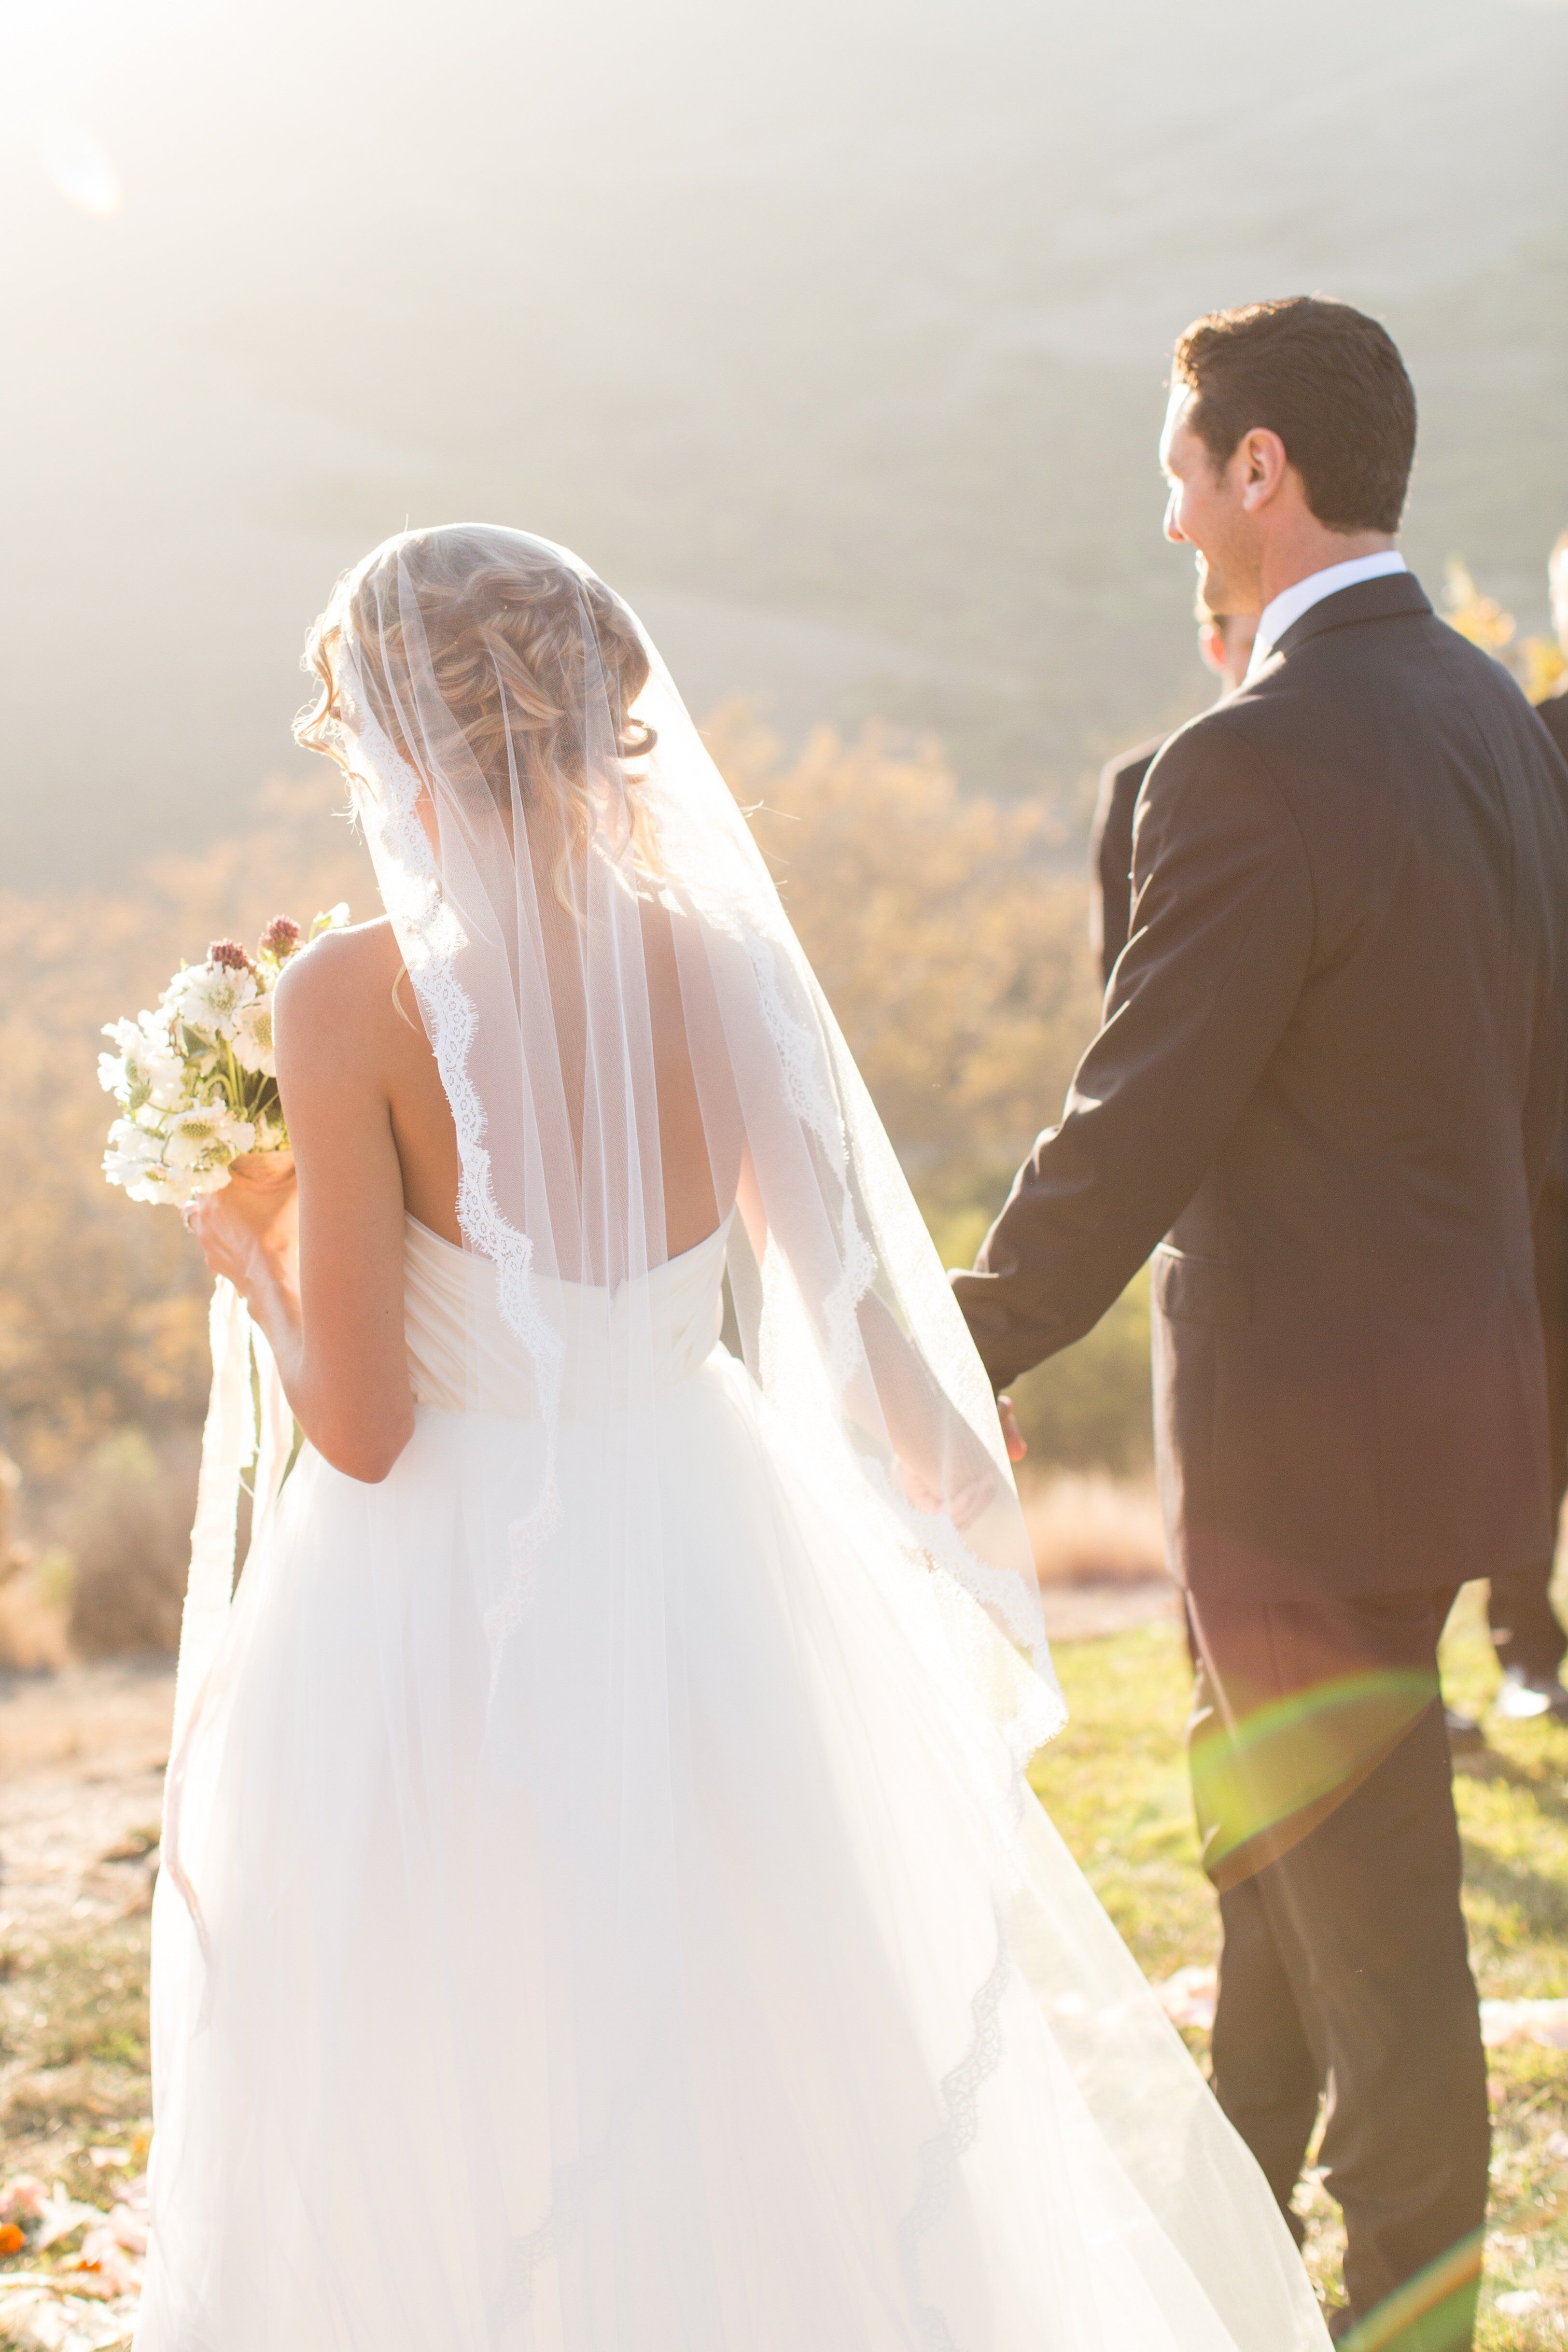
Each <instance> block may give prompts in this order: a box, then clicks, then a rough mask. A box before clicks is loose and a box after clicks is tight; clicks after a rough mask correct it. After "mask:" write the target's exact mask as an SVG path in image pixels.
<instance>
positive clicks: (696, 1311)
mask: <svg viewBox="0 0 1568 2352" xmlns="http://www.w3.org/2000/svg"><path fill="white" fill-rule="evenodd" d="M729 1229H730V1228H729V1220H728V1219H726V1220H725V1222H724V1223H723V1224H721V1226H719V1227H718V1228H717V1230H716V1231H715V1232H713V1233H711V1234H709V1235H708V1238H707V1239H706V1241H701V1242H699V1243H698V1244H697V1246H696V1248H695V1249H689V1250H684V1251H683V1252H682V1253H681V1255H679V1257H674V1258H670V1259H668V1261H667V1262H666V1263H665V1264H664V1265H659V1266H656V1267H655V1268H654V1269H653V1270H652V1272H651V1273H649V1274H646V1275H642V1276H638V1277H637V1278H636V1279H635V1280H633V1281H630V1282H625V1283H623V1284H622V1285H621V1286H620V1287H619V1289H617V1290H614V1291H611V1290H601V1289H596V1288H595V1287H593V1286H591V1285H589V1284H586V1283H577V1282H560V1281H557V1280H555V1279H554V1278H553V1277H552V1276H544V1275H540V1276H535V1277H534V1279H533V1283H532V1286H531V1288H532V1297H533V1300H534V1303H535V1304H536V1305H537V1307H539V1309H540V1311H541V1313H542V1315H543V1317H544V1318H545V1320H546V1322H547V1323H548V1324H549V1325H550V1327H551V1328H552V1329H553V1331H554V1332H555V1334H556V1336H557V1338H558V1339H559V1340H560V1342H561V1347H562V1359H561V1402H560V1412H561V1414H562V1417H563V1419H566V1420H577V1419H580V1418H582V1417H583V1415H584V1413H585V1412H604V1411H605V1408H606V1405H608V1406H610V1407H611V1408H612V1409H613V1408H614V1407H615V1406H616V1405H620V1406H623V1407H624V1406H627V1405H632V1404H636V1403H637V1402H640V1401H642V1400H643V1399H644V1398H645V1396H647V1395H657V1394H658V1393H659V1392H660V1391H663V1390H666V1389H668V1388H671V1387H673V1386H674V1385H675V1384H676V1383H677V1382H678V1381H683V1380H685V1379H687V1378H689V1375H690V1374H691V1373H692V1372H694V1371H696V1370H698V1368H699V1366H700V1365H701V1364H702V1363H703V1362H705V1361H706V1360H707V1358H708V1357H709V1356H710V1354H711V1353H712V1351H713V1349H714V1346H715V1344H716V1343H717V1340H718V1338H719V1328H720V1324H721V1321H722V1318H723V1278H724V1245H725V1242H726V1240H727V1238H728V1235H729ZM403 1296H404V1328H405V1333H406V1336H407V1342H408V1369H409V1376H410V1379H411V1381H412V1382H413V1387H414V1398H415V1402H416V1404H421V1405H426V1406H429V1407H432V1408H433V1409H434V1410H436V1411H437V1412H490V1413H501V1414H505V1415H507V1416H508V1417H510V1418H511V1419H515V1420H523V1421H535V1420H537V1419H538V1418H539V1415H540V1406H539V1383H538V1368H537V1366H536V1364H535V1361H534V1358H533V1356H532V1355H531V1352H530V1350H529V1349H527V1348H526V1347H525V1346H524V1344H523V1342H522V1341H521V1339H519V1338H518V1337H517V1335H516V1333H515V1332H514V1331H513V1330H512V1329H511V1328H510V1326H509V1325H508V1324H507V1322H506V1321H505V1319H504V1318H503V1317H502V1314H501V1310H500V1300H499V1298H498V1297H497V1292H496V1269H495V1267H494V1266H493V1265H491V1263H490V1261H489V1259H488V1258H482V1257H477V1256H475V1255H473V1254H472V1253H471V1252H469V1251H468V1250H462V1249H458V1248H457V1247H456V1246H455V1244H452V1243H451V1242H446V1241H443V1240H442V1239H441V1237H440V1235H439V1234H433V1233H432V1232H431V1231H430V1228H429V1227H428V1225H422V1224H421V1223H419V1220H418V1219H417V1218H416V1217H414V1216H407V1217H405V1220H404V1252H403Z"/></svg>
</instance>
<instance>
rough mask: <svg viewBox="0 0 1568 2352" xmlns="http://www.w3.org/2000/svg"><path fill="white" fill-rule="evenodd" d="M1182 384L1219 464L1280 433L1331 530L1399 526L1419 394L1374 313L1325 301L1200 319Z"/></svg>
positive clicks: (1296, 299) (1298, 299)
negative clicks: (1263, 436) (1260, 431)
mask: <svg viewBox="0 0 1568 2352" xmlns="http://www.w3.org/2000/svg"><path fill="white" fill-rule="evenodd" d="M1171 381H1172V383H1173V384H1178V385H1180V384H1185V385H1187V386H1188V387H1189V388H1190V389H1191V392H1192V394H1193V400H1192V404H1191V406H1190V408H1189V410H1188V412H1187V417H1186V422H1187V423H1188V424H1189V425H1191V426H1192V428H1193V430H1194V433H1196V434H1197V436H1198V437H1199V439H1200V440H1201V441H1202V442H1203V443H1204V444H1205V447H1206V448H1207V450H1208V453H1209V455H1210V457H1212V458H1213V460H1214V462H1215V467H1221V466H1224V465H1225V464H1226V463H1227V461H1228V460H1229V458H1230V457H1231V456H1232V454H1233V452H1234V451H1235V449H1236V446H1237V442H1239V441H1240V439H1241V437H1242V436H1243V434H1244V433H1251V432H1253V431H1255V430H1256V429H1257V428H1258V426H1259V425H1262V426H1265V427H1266V428H1267V429H1268V431H1269V432H1271V433H1278V435H1279V438H1280V439H1281V441H1283V443H1284V444H1285V454H1286V456H1287V457H1289V460H1290V463H1291V464H1292V466H1294V467H1295V468H1296V471H1297V472H1298V473H1299V474H1300V477H1301V481H1302V484H1303V487H1304V488H1305V489H1306V493H1307V503H1308V505H1309V506H1310V508H1311V509H1312V512H1313V513H1314V514H1315V515H1316V517H1317V519H1318V520H1319V521H1320V522H1321V523H1323V524H1325V525H1326V526H1327V527H1328V529H1329V530H1398V529H1399V518H1400V515H1401V514H1402V513H1403V511H1404V508H1405V488H1406V486H1407V485H1408V483H1409V480H1410V467H1411V463H1412V461H1413V459H1414V457H1415V390H1414V387H1413V386H1412V384H1411V382H1410V378H1409V376H1408V375H1407V374H1406V373H1405V362H1404V361H1403V360H1402V359H1401V358H1400V356H1399V352H1398V350H1397V349H1396V347H1395V345H1394V339H1393V337H1392V336H1391V335H1390V334H1389V332H1388V331H1387V329H1386V328H1384V327H1380V326H1379V325H1378V322H1377V320H1375V319H1369V318H1368V317H1367V315H1366V313H1365V311H1364V310H1352V307H1351V305H1350V304H1349V303H1348V302H1330V301H1326V300H1324V299H1323V298H1322V296H1321V295H1318V294H1295V295H1292V296H1290V297H1289V299H1288V300H1285V301H1281V302H1251V303H1248V304H1247V308H1246V309H1245V310H1215V311H1212V312H1211V313H1210V314H1209V316H1208V317H1207V318H1206V319H1196V320H1194V322H1193V324H1192V325H1191V326H1190V327H1189V328H1188V329H1187V331H1186V333H1185V334H1184V336H1183V337H1182V340H1181V341H1180V342H1179V343H1178V344H1177V345H1176V352H1175V359H1174V362H1173V366H1172V370H1171Z"/></svg>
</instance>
